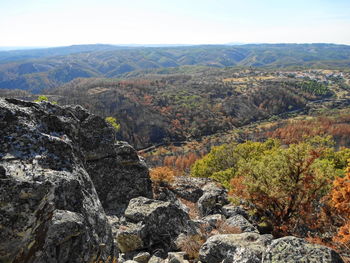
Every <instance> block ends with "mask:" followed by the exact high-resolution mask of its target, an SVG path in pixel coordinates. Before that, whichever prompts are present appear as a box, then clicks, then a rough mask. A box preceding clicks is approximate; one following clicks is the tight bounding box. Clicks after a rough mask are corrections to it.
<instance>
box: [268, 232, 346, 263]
mask: <svg viewBox="0 0 350 263" xmlns="http://www.w3.org/2000/svg"><path fill="white" fill-rule="evenodd" d="M294 262H309V263H343V260H342V259H341V258H340V256H339V255H338V254H337V253H336V252H335V251H334V250H332V249H330V248H328V247H324V246H320V245H316V244H310V243H308V242H307V241H305V240H304V239H301V238H296V237H283V238H279V239H276V240H274V241H272V243H271V244H270V246H269V247H268V248H267V251H266V253H265V255H264V259H263V263H294Z"/></svg>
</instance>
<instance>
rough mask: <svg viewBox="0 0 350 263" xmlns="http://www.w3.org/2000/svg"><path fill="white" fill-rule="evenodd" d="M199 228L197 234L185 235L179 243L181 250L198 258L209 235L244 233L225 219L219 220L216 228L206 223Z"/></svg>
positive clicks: (193, 257)
mask: <svg viewBox="0 0 350 263" xmlns="http://www.w3.org/2000/svg"><path fill="white" fill-rule="evenodd" d="M199 230H200V231H199V233H198V234H196V235H187V236H184V237H183V238H182V239H181V240H180V241H179V242H178V244H177V245H178V247H179V248H180V249H181V251H183V252H186V253H187V255H188V256H189V258H191V259H198V256H199V250H200V248H201V246H202V245H203V244H204V243H205V241H206V240H207V239H208V238H209V237H211V236H214V235H218V234H240V233H242V231H241V230H240V229H239V228H237V227H232V226H230V225H228V224H227V223H226V222H225V221H223V220H220V221H218V222H217V223H216V225H215V227H214V228H213V227H211V226H210V225H209V224H204V225H201V226H200V228H199Z"/></svg>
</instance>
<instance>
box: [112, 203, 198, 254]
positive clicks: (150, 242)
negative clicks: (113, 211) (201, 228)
mask: <svg viewBox="0 0 350 263" xmlns="http://www.w3.org/2000/svg"><path fill="white" fill-rule="evenodd" d="M125 219H126V223H125V224H124V225H122V226H121V227H120V231H119V233H118V235H117V243H118V247H119V249H120V250H121V251H122V252H130V251H134V250H138V249H142V248H149V249H156V248H162V249H165V250H166V251H170V250H171V249H176V245H175V242H174V241H175V239H176V238H177V237H178V236H179V234H181V233H190V232H191V231H193V229H192V228H191V227H190V225H189V222H190V218H189V216H188V214H187V213H186V212H185V211H184V210H182V209H181V208H179V207H178V206H177V205H175V204H173V203H171V202H164V201H160V200H152V199H148V198H145V197H138V198H134V199H132V200H131V201H130V203H129V206H128V208H127V209H126V211H125ZM130 240H134V241H135V242H131V241H130Z"/></svg>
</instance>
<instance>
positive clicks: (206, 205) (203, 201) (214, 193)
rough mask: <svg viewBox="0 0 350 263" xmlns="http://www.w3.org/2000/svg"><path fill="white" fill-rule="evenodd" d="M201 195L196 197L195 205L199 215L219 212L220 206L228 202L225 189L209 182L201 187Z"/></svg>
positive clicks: (220, 210) (220, 211)
mask: <svg viewBox="0 0 350 263" xmlns="http://www.w3.org/2000/svg"><path fill="white" fill-rule="evenodd" d="M202 190H203V195H202V196H201V197H200V198H199V199H198V202H197V206H198V210H199V213H200V215H201V216H207V215H213V214H221V213H222V207H223V206H225V205H227V204H228V203H229V201H228V198H227V190H226V189H225V188H223V187H222V186H219V185H217V184H215V183H214V182H211V183H209V184H206V185H205V186H204V187H203V188H202Z"/></svg>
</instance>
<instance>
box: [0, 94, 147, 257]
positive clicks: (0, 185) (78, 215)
mask: <svg viewBox="0 0 350 263" xmlns="http://www.w3.org/2000/svg"><path fill="white" fill-rule="evenodd" d="M114 134H115V133H114V131H113V128H112V127H110V126H109V125H108V124H106V122H104V120H103V119H101V118H99V117H97V116H94V115H91V114H89V113H88V112H87V111H86V110H84V109H83V108H81V107H79V106H75V107H59V106H57V105H52V104H50V103H45V102H43V103H40V104H38V103H31V102H25V101H19V100H14V99H2V98H0V229H1V231H0V261H1V262H92V261H96V262H97V261H99V260H102V261H104V262H108V260H107V259H109V260H112V259H113V257H116V256H117V251H116V247H115V245H114V241H113V236H112V231H111V226H110V224H109V222H108V220H107V217H106V214H105V211H107V212H108V213H112V214H113V213H114V214H116V213H118V212H121V211H123V209H125V207H126V205H127V204H128V202H129V200H130V199H131V198H133V197H135V196H148V197H151V196H152V193H151V183H150V180H149V178H148V171H147V167H146V166H145V164H144V163H143V162H142V161H140V160H139V159H138V157H137V154H136V152H135V151H134V150H133V149H132V147H130V146H129V145H127V144H125V143H115V137H114ZM125 185H128V186H129V187H126V188H124V186H125ZM131 188H132V190H131ZM126 191H128V193H126ZM101 203H102V204H101Z"/></svg>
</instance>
